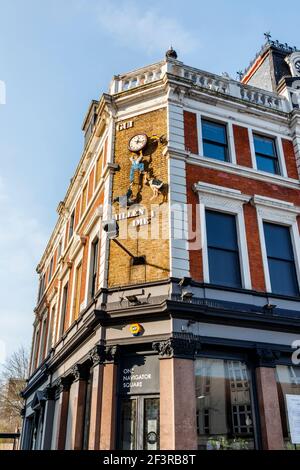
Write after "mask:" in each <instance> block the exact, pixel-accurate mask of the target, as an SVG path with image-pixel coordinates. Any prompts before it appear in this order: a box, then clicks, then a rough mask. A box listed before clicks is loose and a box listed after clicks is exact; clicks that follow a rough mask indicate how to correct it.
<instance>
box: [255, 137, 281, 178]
mask: <svg viewBox="0 0 300 470" xmlns="http://www.w3.org/2000/svg"><path fill="white" fill-rule="evenodd" d="M253 137H254V147H255V155H256V165H257V168H258V170H262V171H267V172H268V173H273V174H278V175H279V174H280V169H279V163H278V157H277V152H276V146H275V141H274V139H272V138H270V137H265V136H262V135H257V134H254V136H253Z"/></svg>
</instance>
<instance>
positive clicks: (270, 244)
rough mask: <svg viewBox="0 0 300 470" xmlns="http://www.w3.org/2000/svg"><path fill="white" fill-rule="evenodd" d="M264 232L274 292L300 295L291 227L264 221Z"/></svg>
mask: <svg viewBox="0 0 300 470" xmlns="http://www.w3.org/2000/svg"><path fill="white" fill-rule="evenodd" d="M264 233H265V240H266V250H267V257H268V264H269V273H270V281H271V288H272V292H274V294H283V295H294V296H297V295H299V287H298V281H297V274H296V267H295V259H294V252H293V247H292V241H291V234H290V230H289V228H288V227H284V226H282V225H275V224H270V223H268V222H264Z"/></svg>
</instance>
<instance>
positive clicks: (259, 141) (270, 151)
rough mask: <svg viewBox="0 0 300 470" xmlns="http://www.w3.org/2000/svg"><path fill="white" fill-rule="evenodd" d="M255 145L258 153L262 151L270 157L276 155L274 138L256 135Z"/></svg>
mask: <svg viewBox="0 0 300 470" xmlns="http://www.w3.org/2000/svg"><path fill="white" fill-rule="evenodd" d="M254 147H255V152H256V153H262V154H263V155H269V156H270V157H272V156H273V157H274V156H276V151H275V144H274V140H273V139H270V138H269V137H264V136H261V135H255V136H254Z"/></svg>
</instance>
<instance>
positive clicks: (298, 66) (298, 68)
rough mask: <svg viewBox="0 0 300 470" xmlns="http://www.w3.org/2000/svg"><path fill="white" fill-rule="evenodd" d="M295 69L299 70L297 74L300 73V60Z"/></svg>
mask: <svg viewBox="0 0 300 470" xmlns="http://www.w3.org/2000/svg"><path fill="white" fill-rule="evenodd" d="M295 69H296V70H297V72H300V60H297V61H296V62H295Z"/></svg>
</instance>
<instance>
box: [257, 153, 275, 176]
mask: <svg viewBox="0 0 300 470" xmlns="http://www.w3.org/2000/svg"><path fill="white" fill-rule="evenodd" d="M256 165H257V169H258V170H261V171H267V172H268V173H272V174H274V175H277V174H279V169H278V162H277V160H275V159H274V158H269V157H263V156H262V155H256Z"/></svg>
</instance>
